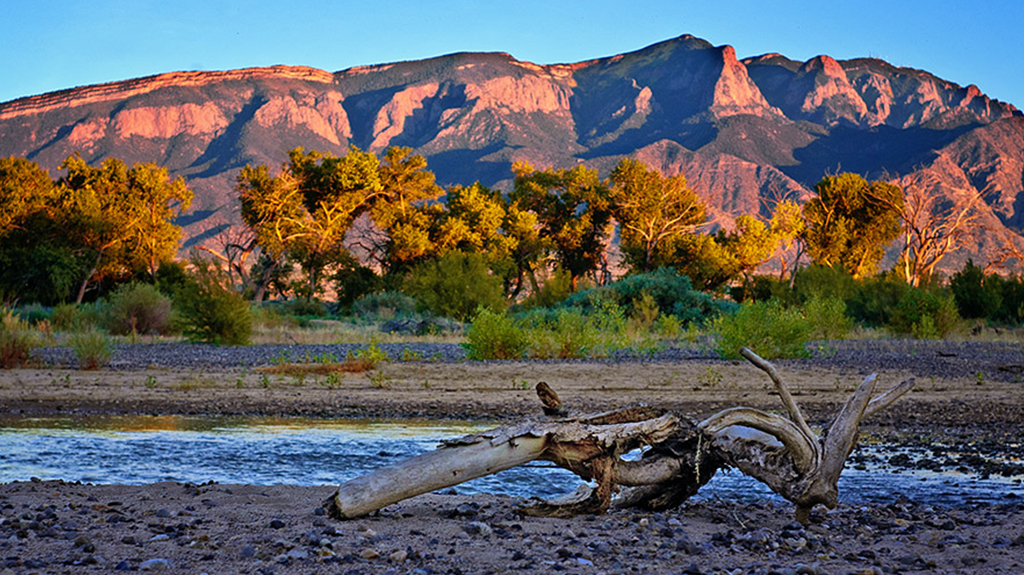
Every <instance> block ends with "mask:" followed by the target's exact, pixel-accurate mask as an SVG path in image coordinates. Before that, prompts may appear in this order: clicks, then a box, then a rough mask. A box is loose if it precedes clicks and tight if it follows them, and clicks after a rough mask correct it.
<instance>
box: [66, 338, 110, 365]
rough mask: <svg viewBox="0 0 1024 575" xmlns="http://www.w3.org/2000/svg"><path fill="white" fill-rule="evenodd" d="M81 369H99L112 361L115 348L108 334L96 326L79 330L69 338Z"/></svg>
mask: <svg viewBox="0 0 1024 575" xmlns="http://www.w3.org/2000/svg"><path fill="white" fill-rule="evenodd" d="M68 344H69V345H70V346H71V351H72V352H74V354H75V358H76V359H77V360H78V367H79V369H99V368H101V367H103V366H105V365H107V363H108V362H109V361H110V356H111V355H113V352H114V349H113V346H112V345H111V343H110V338H109V337H107V334H105V333H103V332H102V331H100V330H98V329H96V328H89V329H86V330H82V331H77V332H75V333H73V334H72V335H71V337H70V338H68Z"/></svg>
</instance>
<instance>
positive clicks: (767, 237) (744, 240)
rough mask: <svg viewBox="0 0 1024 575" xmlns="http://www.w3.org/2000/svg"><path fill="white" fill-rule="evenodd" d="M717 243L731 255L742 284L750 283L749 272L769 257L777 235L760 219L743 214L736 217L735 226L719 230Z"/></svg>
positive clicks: (773, 248)
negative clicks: (722, 230) (741, 278)
mask: <svg viewBox="0 0 1024 575" xmlns="http://www.w3.org/2000/svg"><path fill="white" fill-rule="evenodd" d="M717 242H718V244H720V245H721V246H722V247H724V248H725V249H726V250H727V251H728V252H730V253H731V254H732V256H733V259H734V261H735V262H736V270H737V271H738V272H739V273H741V274H743V280H744V284H749V283H750V274H751V273H752V272H753V271H754V270H756V269H757V267H758V266H760V265H761V264H763V263H764V262H766V261H767V260H768V258H770V257H771V255H772V252H774V251H775V246H776V245H777V244H778V237H777V236H776V235H775V234H773V233H772V230H771V229H770V228H769V227H768V226H767V225H766V224H765V223H764V222H762V221H761V220H759V219H757V218H755V217H754V216H751V215H748V214H743V215H741V216H739V217H737V218H736V228H735V229H733V230H732V231H730V232H719V234H718V239H717Z"/></svg>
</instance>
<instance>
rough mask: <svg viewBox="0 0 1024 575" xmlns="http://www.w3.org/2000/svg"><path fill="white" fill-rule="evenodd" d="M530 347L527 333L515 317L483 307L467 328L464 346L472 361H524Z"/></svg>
mask: <svg viewBox="0 0 1024 575" xmlns="http://www.w3.org/2000/svg"><path fill="white" fill-rule="evenodd" d="M527 345H528V341H527V335H526V331H525V330H524V329H523V328H522V327H520V326H519V325H517V323H516V321H515V320H514V319H512V317H510V316H509V315H508V314H505V313H495V312H493V311H490V310H488V309H487V308H481V309H480V310H479V311H478V312H477V314H476V316H475V317H474V318H473V322H472V323H471V324H470V325H469V327H468V328H467V329H466V343H464V344H463V347H465V348H466V351H467V352H469V353H468V355H469V358H470V359H521V358H522V357H523V355H524V354H525V353H526V349H527Z"/></svg>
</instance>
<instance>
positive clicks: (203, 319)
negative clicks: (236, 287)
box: [174, 258, 252, 345]
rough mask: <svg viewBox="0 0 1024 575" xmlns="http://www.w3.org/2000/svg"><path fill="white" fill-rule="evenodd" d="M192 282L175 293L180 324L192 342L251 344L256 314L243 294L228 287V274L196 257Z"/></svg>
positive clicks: (175, 306)
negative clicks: (226, 282) (254, 314)
mask: <svg viewBox="0 0 1024 575" xmlns="http://www.w3.org/2000/svg"><path fill="white" fill-rule="evenodd" d="M193 264H194V265H195V271H194V273H193V275H192V276H191V278H190V281H189V282H188V283H186V284H184V285H183V286H181V287H180V288H179V289H178V290H177V291H176V292H175V296H174V310H175V313H176V314H177V315H176V323H177V324H178V326H179V327H180V328H181V332H182V333H183V334H185V337H187V338H188V339H189V340H190V341H202V342H208V343H215V344H218V345H221V344H223V345H247V344H248V343H249V337H250V335H251V334H252V313H251V312H250V310H249V304H248V303H247V302H246V301H245V299H243V298H242V296H241V294H239V293H237V292H235V291H232V290H229V289H227V288H225V287H224V282H225V281H226V278H225V277H224V275H225V274H224V273H223V272H221V271H220V270H219V269H217V268H216V267H215V266H213V265H212V264H211V263H210V262H208V261H206V260H202V259H199V258H196V259H195V260H193Z"/></svg>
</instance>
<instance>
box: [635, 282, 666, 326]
mask: <svg viewBox="0 0 1024 575" xmlns="http://www.w3.org/2000/svg"><path fill="white" fill-rule="evenodd" d="M632 310H633V311H632V312H630V314H629V321H630V324H632V327H633V328H634V329H635V330H637V331H650V329H651V328H652V327H654V322H656V321H658V316H660V315H661V312H660V310H659V308H658V302H656V301H654V296H652V295H651V294H649V293H647V292H643V293H642V294H641V295H640V297H639V298H638V299H635V300H633V305H632Z"/></svg>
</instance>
